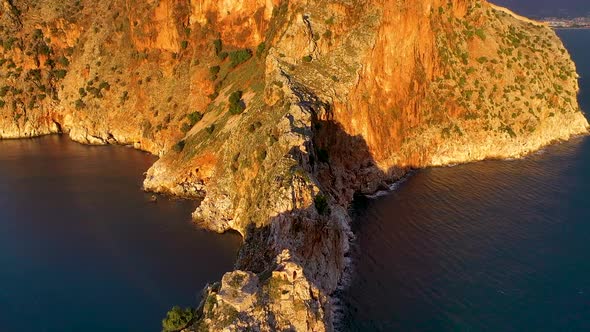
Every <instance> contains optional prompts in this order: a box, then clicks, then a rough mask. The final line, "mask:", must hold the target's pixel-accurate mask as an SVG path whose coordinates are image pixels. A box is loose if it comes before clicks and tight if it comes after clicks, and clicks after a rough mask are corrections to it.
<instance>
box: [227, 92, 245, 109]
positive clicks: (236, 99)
mask: <svg viewBox="0 0 590 332" xmlns="http://www.w3.org/2000/svg"><path fill="white" fill-rule="evenodd" d="M245 109H246V106H245V105H244V102H243V101H242V91H235V92H233V93H232V94H231V95H230V96H229V112H230V113H231V114H234V115H235V114H240V113H242V112H243V111H244V110H245Z"/></svg>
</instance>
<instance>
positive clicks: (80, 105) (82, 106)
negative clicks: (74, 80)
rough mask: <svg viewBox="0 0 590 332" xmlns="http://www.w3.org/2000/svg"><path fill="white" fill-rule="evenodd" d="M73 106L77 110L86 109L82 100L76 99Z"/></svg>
mask: <svg viewBox="0 0 590 332" xmlns="http://www.w3.org/2000/svg"><path fill="white" fill-rule="evenodd" d="M74 106H75V107H76V109H77V110H81V109H83V108H85V107H86V104H84V102H83V101H82V99H78V100H76V103H75V104H74Z"/></svg>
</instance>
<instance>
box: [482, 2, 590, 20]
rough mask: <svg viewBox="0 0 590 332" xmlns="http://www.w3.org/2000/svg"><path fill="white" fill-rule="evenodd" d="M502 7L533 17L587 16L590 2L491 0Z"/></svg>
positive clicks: (589, 11) (589, 13) (589, 10)
mask: <svg viewBox="0 0 590 332" xmlns="http://www.w3.org/2000/svg"><path fill="white" fill-rule="evenodd" d="M489 1H490V2H492V3H495V4H497V5H500V6H504V7H508V8H510V9H512V10H513V11H515V12H517V13H519V14H523V15H527V16H532V17H542V16H576V17H577V16H587V15H590V0H489Z"/></svg>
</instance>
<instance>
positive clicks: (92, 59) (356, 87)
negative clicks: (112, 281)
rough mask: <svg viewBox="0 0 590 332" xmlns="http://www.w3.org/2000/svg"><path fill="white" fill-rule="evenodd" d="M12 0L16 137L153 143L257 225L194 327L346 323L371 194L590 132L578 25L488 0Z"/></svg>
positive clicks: (220, 216)
mask: <svg viewBox="0 0 590 332" xmlns="http://www.w3.org/2000/svg"><path fill="white" fill-rule="evenodd" d="M1 2H2V4H1V6H0V23H1V25H0V39H1V40H0V138H2V139H7V138H22V137H33V136H38V135H44V134H50V133H64V134H68V135H69V136H70V137H71V138H72V139H73V140H76V141H79V142H82V143H87V144H126V145H132V146H134V147H135V148H137V149H142V150H145V151H149V152H151V153H153V154H156V155H158V156H160V159H159V160H158V162H156V164H154V165H153V166H152V167H151V168H150V170H149V171H148V172H147V175H146V179H145V182H144V186H145V189H146V190H151V191H156V192H163V193H169V194H173V195H180V196H184V197H189V198H200V199H202V203H201V205H200V206H199V207H198V208H197V210H196V211H195V212H194V214H193V217H194V219H195V220H196V221H197V222H198V223H199V224H201V225H203V226H204V227H207V228H209V229H211V230H214V231H218V232H224V231H227V230H237V231H239V232H240V233H241V234H242V235H243V236H244V244H243V247H242V249H241V250H240V253H239V257H238V260H237V262H236V271H233V272H229V273H228V274H226V275H225V276H224V277H223V280H222V281H221V282H219V283H216V284H214V285H210V286H208V287H207V289H206V292H205V294H204V299H203V302H202V303H201V305H200V308H199V309H198V312H197V313H198V319H196V320H195V321H194V322H192V323H191V325H190V326H187V327H186V330H187V331H201V330H211V331H219V330H226V331H233V330H255V331H273V330H285V329H286V330H297V331H331V330H333V329H334V321H335V317H334V312H335V310H334V309H335V308H334V307H335V305H334V303H333V299H332V298H331V295H332V294H333V293H334V291H335V290H336V289H337V288H338V287H339V285H342V283H343V279H345V278H343V277H344V276H345V275H346V273H348V272H349V271H348V269H349V265H350V264H349V263H350V262H349V258H348V249H349V247H348V246H349V243H350V241H351V240H352V239H353V234H352V233H351V231H350V228H349V225H350V217H349V216H348V212H347V208H348V205H349V203H350V202H351V200H352V198H353V195H354V194H356V193H371V192H374V191H376V190H378V189H380V188H384V187H386V186H387V184H388V183H390V182H392V181H395V180H397V179H399V178H400V177H402V176H403V175H404V174H406V173H407V171H408V170H410V169H412V168H419V167H428V166H435V165H446V164H454V163H464V162H470V161H477V160H483V159H487V158H508V157H519V156H523V155H526V154H528V153H530V152H533V151H535V150H537V149H539V148H541V147H543V146H545V145H547V144H550V143H552V142H554V141H558V140H567V139H569V138H571V137H572V136H574V135H579V134H587V132H588V122H587V120H586V118H585V116H584V115H583V113H582V111H581V110H580V108H579V106H578V102H577V94H578V91H579V87H578V75H577V73H576V68H575V65H574V63H573V62H572V61H571V59H570V56H569V54H568V52H567V50H566V49H565V48H564V46H563V44H562V43H561V41H560V40H559V38H558V37H557V36H556V35H555V33H554V32H553V31H552V30H550V29H549V28H548V27H546V26H544V25H543V24H539V23H537V22H535V21H531V20H528V19H525V18H522V17H520V16H518V15H516V14H513V13H512V12H510V11H507V10H504V9H502V8H500V7H496V6H494V5H492V4H490V3H488V2H486V1H483V0H412V1H410V0H406V1H398V0H317V1H306V0H237V1H209V0H159V1H157V0H143V1H127V0H112V1H106V2H94V1H89V0H81V1H80V0H78V1H69V0H68V1H61V2H59V3H58V2H56V1H52V0H45V1H27V0H21V1H17V0H1ZM202 286H203V285H195V289H197V288H199V287H202ZM187 291H192V290H187Z"/></svg>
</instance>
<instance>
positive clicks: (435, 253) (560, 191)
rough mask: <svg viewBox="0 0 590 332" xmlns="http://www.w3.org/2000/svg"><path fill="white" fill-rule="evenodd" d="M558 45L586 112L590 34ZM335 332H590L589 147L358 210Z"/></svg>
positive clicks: (465, 173) (413, 180) (553, 151)
mask: <svg viewBox="0 0 590 332" xmlns="http://www.w3.org/2000/svg"><path fill="white" fill-rule="evenodd" d="M558 34H559V35H560V36H561V38H562V39H563V41H564V43H565V45H566V46H567V48H568V49H569V51H570V52H571V54H572V56H573V58H574V60H575V61H576V62H577V66H578V70H579V72H580V74H581V76H582V78H581V87H582V91H581V95H580V101H581V107H582V109H585V110H590V80H589V78H590V30H561V31H559V32H558ZM354 211H355V214H356V216H355V225H354V230H355V232H356V234H357V241H356V249H355V253H354V261H355V271H354V276H353V280H352V284H351V286H350V288H349V289H348V290H347V291H345V292H344V293H343V294H342V295H341V298H342V300H343V303H344V308H345V313H344V318H343V321H342V325H343V328H342V329H343V330H345V331H556V332H559V331H571V332H574V331H576V332H577V331H590V139H589V138H587V137H581V138H577V139H574V140H572V141H571V142H567V143H562V144H557V145H555V146H551V147H548V148H546V149H545V150H543V151H541V152H539V153H537V154H535V155H532V156H529V157H527V158H525V159H522V160H510V161H485V162H479V163H475V164H469V165H460V166H456V167H447V168H432V169H425V170H420V171H417V172H415V173H414V174H413V175H412V176H411V177H409V178H408V180H407V181H405V182H404V183H402V184H401V185H400V186H399V188H398V189H397V190H396V191H394V192H392V193H390V194H389V195H387V196H385V197H380V198H378V199H367V200H363V201H358V202H356V205H355V209H354Z"/></svg>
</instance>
